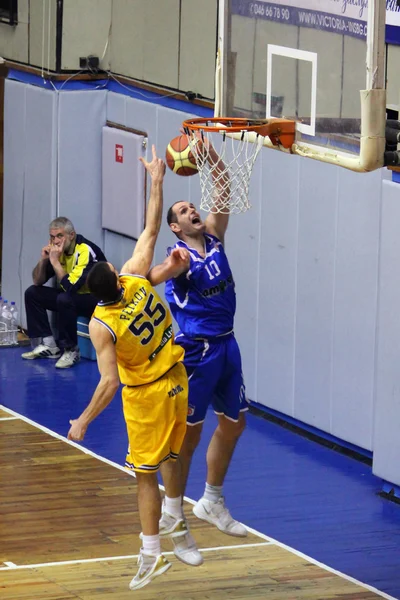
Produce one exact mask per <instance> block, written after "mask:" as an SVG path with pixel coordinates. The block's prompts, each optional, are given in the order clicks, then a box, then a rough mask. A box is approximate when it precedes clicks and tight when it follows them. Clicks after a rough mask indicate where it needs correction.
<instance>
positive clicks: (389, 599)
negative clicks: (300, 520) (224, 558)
mask: <svg viewBox="0 0 400 600" xmlns="http://www.w3.org/2000/svg"><path fill="white" fill-rule="evenodd" d="M0 409H1V410H4V411H5V412H7V413H9V414H11V415H13V416H14V417H17V418H19V419H21V421H25V423H28V424H29V425H32V426H34V427H36V428H37V429H40V430H41V431H44V432H45V433H47V434H49V435H50V436H52V437H54V438H57V439H58V440H61V441H63V442H66V443H67V444H70V445H71V446H74V448H77V449H78V450H81V451H82V452H84V453H85V454H89V455H90V456H92V457H93V458H96V459H97V460H100V461H102V462H104V463H106V464H108V465H111V466H112V467H115V468H117V469H119V470H120V471H123V472H124V473H127V474H128V475H131V476H133V477H134V473H133V472H131V471H128V470H127V469H125V468H124V467H122V466H121V465H118V464H117V463H115V462H113V461H111V460H108V459H107V458H104V457H103V456H100V455H99V454H96V453H95V452H92V451H91V450H88V449H87V448H84V447H83V446H81V445H80V444H77V443H76V442H72V441H71V440H67V438H66V437H64V436H62V435H60V434H58V433H56V432H55V431H52V430H51V429H48V428H47V427H44V426H43V425H40V424H39V423H36V422H35V421H32V419H29V418H28V417H25V416H24V415H21V414H19V413H17V412H15V411H14V410H12V409H10V408H7V407H5V406H3V405H2V404H0ZM160 488H161V489H164V488H163V487H162V486H160ZM184 499H185V500H186V501H187V502H189V503H190V504H195V501H194V500H192V499H191V498H187V496H185V497H184ZM245 527H246V529H247V530H248V531H249V532H250V533H253V534H254V535H256V536H257V537H259V538H261V539H263V540H265V541H266V542H269V543H270V544H274V545H276V546H279V547H280V548H283V549H284V550H287V551H288V552H291V553H292V554H294V555H295V556H298V557H299V558H303V559H304V560H306V561H307V562H309V563H311V564H313V565H316V566H317V567H320V568H321V569H324V570H325V571H329V573H333V574H334V575H337V576H339V577H341V578H342V579H346V580H347V581H350V582H351V583H355V584H356V585H358V586H360V587H362V588H364V589H366V590H368V591H370V592H373V593H374V594H377V595H378V596H381V597H382V598H386V600H398V598H395V597H394V596H389V594H386V593H385V592H381V591H380V590H378V589H377V588H374V587H372V586H371V585H368V584H367V583H363V582H362V581H359V580H358V579H355V578H354V577H351V576H350V575H346V574H345V573H341V571H337V570H336V569H333V568H332V567H329V566H328V565H325V564H324V563H321V562H319V561H317V560H315V559H314V558H311V557H310V556H307V554H303V552H300V551H299V550H295V549H294V548H291V547H290V546H287V545H286V544H282V543H281V542H278V541H277V540H275V539H274V538H271V537H269V536H267V535H265V534H264V533H261V532H260V531H257V530H256V529H252V528H251V527H247V525H246V526H245ZM262 545H264V544H262ZM265 545H268V544H265ZM241 546H243V547H247V546H249V547H250V544H243V545H241ZM235 547H236V548H239V547H240V546H229V548H235ZM211 550H212V549H208V551H211ZM202 551H204V550H202ZM165 554H167V555H168V554H170V553H169V552H166V553H165ZM171 554H172V553H171ZM137 556H138V555H137V554H136V555H132V556H122V557H118V558H117V557H114V558H108V559H106V558H103V559H96V558H94V559H85V561H86V562H98V560H103V561H104V560H117V559H118V560H121V559H123V558H127V559H131V558H137ZM76 562H84V561H83V560H82V561H76ZM74 563H75V561H64V562H60V563H47V566H52V565H54V564H56V565H63V564H74ZM4 564H6V563H4ZM35 566H37V565H24V566H16V567H0V571H6V570H12V569H22V568H24V569H26V568H31V569H33V568H34V567H35ZM43 566H46V565H43Z"/></svg>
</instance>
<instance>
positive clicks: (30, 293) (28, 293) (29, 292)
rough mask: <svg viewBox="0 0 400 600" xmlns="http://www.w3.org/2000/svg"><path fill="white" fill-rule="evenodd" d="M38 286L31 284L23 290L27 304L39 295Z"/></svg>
mask: <svg viewBox="0 0 400 600" xmlns="http://www.w3.org/2000/svg"><path fill="white" fill-rule="evenodd" d="M39 294H40V288H39V286H37V285H31V286H29V287H28V288H27V289H26V290H25V303H27V304H29V303H30V302H32V300H35V299H36V298H38V297H39Z"/></svg>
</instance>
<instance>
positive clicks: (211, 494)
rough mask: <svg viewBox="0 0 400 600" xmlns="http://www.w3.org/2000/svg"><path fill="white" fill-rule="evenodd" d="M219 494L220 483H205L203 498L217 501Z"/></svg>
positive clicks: (220, 493)
mask: <svg viewBox="0 0 400 600" xmlns="http://www.w3.org/2000/svg"><path fill="white" fill-rule="evenodd" d="M221 496H222V485H210V484H209V483H206V487H205V489H204V494H203V498H205V500H209V501H210V502H218V500H219V499H220V498H221Z"/></svg>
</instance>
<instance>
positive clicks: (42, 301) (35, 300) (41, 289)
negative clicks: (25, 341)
mask: <svg viewBox="0 0 400 600" xmlns="http://www.w3.org/2000/svg"><path fill="white" fill-rule="evenodd" d="M96 303H97V301H96V300H95V298H94V297H93V296H92V295H91V294H69V293H67V292H63V291H62V290H59V289H55V288H51V287H45V286H41V285H31V287H29V288H28V289H27V290H26V292H25V309H26V318H27V321H28V335H29V337H30V338H38V337H42V338H43V337H47V336H50V335H53V332H52V331H51V327H50V323H49V319H48V316H47V312H46V311H47V310H52V311H55V312H57V313H58V333H59V336H58V337H59V339H58V346H59V347H60V348H62V349H65V348H67V349H69V348H74V347H75V346H77V345H78V333H77V328H76V318H77V316H78V315H80V316H82V317H88V318H90V317H91V316H92V313H93V311H94V309H95V307H96Z"/></svg>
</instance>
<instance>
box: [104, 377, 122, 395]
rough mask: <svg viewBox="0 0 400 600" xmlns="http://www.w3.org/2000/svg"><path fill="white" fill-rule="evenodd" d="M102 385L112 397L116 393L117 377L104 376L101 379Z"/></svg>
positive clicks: (117, 386)
mask: <svg viewBox="0 0 400 600" xmlns="http://www.w3.org/2000/svg"><path fill="white" fill-rule="evenodd" d="M102 383H103V385H104V387H105V388H107V390H108V391H109V392H110V394H111V393H112V395H113V396H114V394H116V393H117V390H118V388H119V379H118V377H116V376H114V375H106V376H104V377H102Z"/></svg>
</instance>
